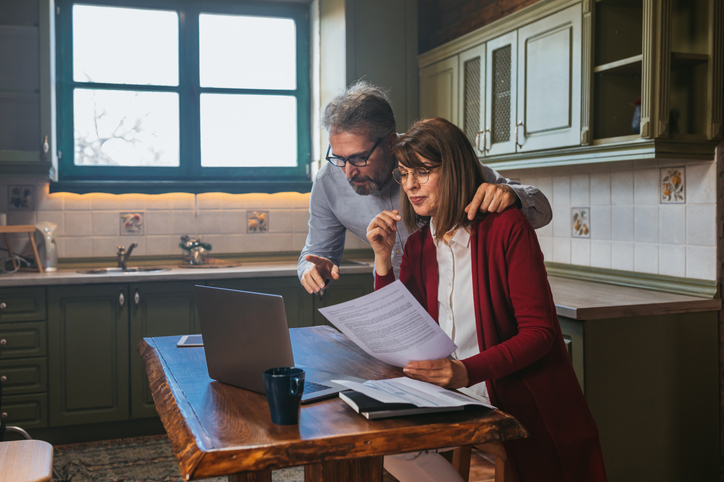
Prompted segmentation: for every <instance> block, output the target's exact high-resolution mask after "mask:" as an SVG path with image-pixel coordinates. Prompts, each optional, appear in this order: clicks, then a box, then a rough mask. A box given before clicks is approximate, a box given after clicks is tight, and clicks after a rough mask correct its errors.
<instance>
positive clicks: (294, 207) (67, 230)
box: [0, 179, 368, 258]
mask: <svg viewBox="0 0 724 482" xmlns="http://www.w3.org/2000/svg"><path fill="white" fill-rule="evenodd" d="M15 185H34V186H35V191H36V192H35V198H36V208H35V210H30V211H18V210H8V206H7V202H8V187H9V186H15ZM0 212H7V214H8V216H7V217H8V221H7V222H8V224H36V223H38V222H40V221H50V222H52V223H55V224H57V225H58V231H57V237H56V240H57V241H56V242H57V245H58V254H59V256H60V257H61V258H88V257H112V256H114V255H115V253H116V250H117V247H118V246H119V245H123V246H128V245H130V244H131V243H136V244H138V247H137V248H136V249H135V250H134V251H133V253H134V255H147V256H150V255H172V256H173V255H177V254H178V255H180V254H181V249H180V248H179V246H178V245H179V242H180V239H179V238H180V236H181V235H184V234H188V235H191V236H202V237H203V241H204V242H206V243H209V244H211V245H212V247H213V249H212V251H211V256H213V255H214V254H222V253H223V254H235V253H250V252H254V253H256V252H258V253H270V252H280V251H286V252H295V251H301V249H302V248H303V247H304V242H305V240H306V237H307V222H308V221H309V194H308V193H307V194H300V193H279V194H223V193H204V194H198V195H197V196H196V199H194V195H193V194H187V193H172V194H158V195H146V194H120V195H114V194H99V193H94V194H82V195H81V194H70V193H54V194H49V192H48V183H46V182H36V181H32V180H28V179H10V180H3V181H0ZM262 212H266V216H267V217H266V226H268V229H266V230H263V231H262V230H257V231H248V226H247V224H248V220H249V219H251V218H252V217H253V216H254V215H255V213H256V215H257V216H258V214H259V213H262ZM126 213H140V214H141V216H142V217H143V235H134V234H125V235H123V236H121V214H126ZM0 245H1V246H4V241H2V239H1V238H0ZM16 246H17V247H18V248H20V249H19V250H18V249H17V248H16ZM347 247H348V248H352V249H359V248H366V247H368V246H367V245H366V244H365V243H363V242H362V241H361V240H360V239H359V238H357V237H356V236H354V235H353V234H349V235H348V236H347ZM13 248H14V249H15V250H16V251H20V252H25V253H27V252H29V247H28V246H27V243H26V242H25V239H23V238H20V237H17V238H16V239H15V240H14V241H13ZM0 257H3V255H2V253H0Z"/></svg>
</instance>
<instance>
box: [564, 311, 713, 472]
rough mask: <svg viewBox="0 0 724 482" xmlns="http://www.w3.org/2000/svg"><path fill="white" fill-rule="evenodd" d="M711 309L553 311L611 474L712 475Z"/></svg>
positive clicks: (607, 468)
mask: <svg viewBox="0 0 724 482" xmlns="http://www.w3.org/2000/svg"><path fill="white" fill-rule="evenodd" d="M717 315H718V313H717V312H699V313H677V314H660V315H651V316H634V317H631V316H628V317H620V318H604V319H583V320H578V319H572V318H567V317H563V316H559V320H560V325H561V331H562V332H563V337H564V340H566V341H567V344H568V349H569V353H570V354H571V360H572V362H573V369H574V371H575V372H576V376H577V377H578V381H579V382H580V383H581V387H582V388H583V390H584V393H585V396H586V401H587V402H588V406H589V408H590V410H591V414H592V415H593V418H594V420H595V421H596V424H597V425H598V431H599V433H600V439H601V447H602V449H603V458H604V461H605V464H606V473H607V476H608V480H609V481H611V482H619V481H621V482H624V481H629V480H637V481H657V482H659V481H660V482H674V481H681V480H702V481H703V480H716V479H717V477H718V474H719V467H718V463H719V453H718V447H719V410H720V408H719V370H718V366H719V364H718V361H719V342H718V340H719V336H718V324H719V322H718V316H717Z"/></svg>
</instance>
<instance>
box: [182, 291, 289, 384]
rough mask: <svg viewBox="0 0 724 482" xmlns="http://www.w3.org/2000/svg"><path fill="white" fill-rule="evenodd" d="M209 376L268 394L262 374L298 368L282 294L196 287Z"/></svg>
mask: <svg viewBox="0 0 724 482" xmlns="http://www.w3.org/2000/svg"><path fill="white" fill-rule="evenodd" d="M195 289H196V306H197V309H198V313H199V323H200V325H201V334H202V335H203V340H204V352H205V354H206V364H207V365H208V368H209V377H211V378H213V379H214V380H218V381H220V382H223V383H228V384H230V385H234V386H237V387H241V388H246V389H247V390H253V391H255V392H259V393H264V375H263V374H264V370H267V369H268V368H274V367H284V366H294V356H293V354H292V343H291V339H290V337H289V327H288V325H287V316H286V312H285V310H284V300H283V299H282V297H281V296H278V295H270V294H264V293H253V292H249V291H238V290H231V289H225V288H214V287H210V286H198V285H197V286H196V287H195Z"/></svg>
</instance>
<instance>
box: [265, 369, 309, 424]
mask: <svg viewBox="0 0 724 482" xmlns="http://www.w3.org/2000/svg"><path fill="white" fill-rule="evenodd" d="M264 390H265V391H266V399H267V402H269V411H270V412H271V419H272V422H274V423H276V424H277V425H296V424H297V423H299V409H300V406H301V402H302V393H303V392H304V370H302V369H301V368H295V367H279V368H270V369H269V370H266V371H265V372H264Z"/></svg>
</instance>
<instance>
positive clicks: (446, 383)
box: [402, 358, 468, 388]
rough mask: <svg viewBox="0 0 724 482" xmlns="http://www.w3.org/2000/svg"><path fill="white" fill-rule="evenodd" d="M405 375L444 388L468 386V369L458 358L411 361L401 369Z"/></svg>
mask: <svg viewBox="0 0 724 482" xmlns="http://www.w3.org/2000/svg"><path fill="white" fill-rule="evenodd" d="M402 371H403V372H405V375H407V376H408V377H410V378H414V379H416V380H422V381H423V382H428V383H432V384H434V385H438V386H440V387H444V388H461V387H467V386H468V369H467V368H465V365H463V362H461V361H460V360H450V359H448V358H443V359H441V360H426V361H411V362H410V363H408V364H407V365H406V366H405V367H404V368H403V369H402Z"/></svg>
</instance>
